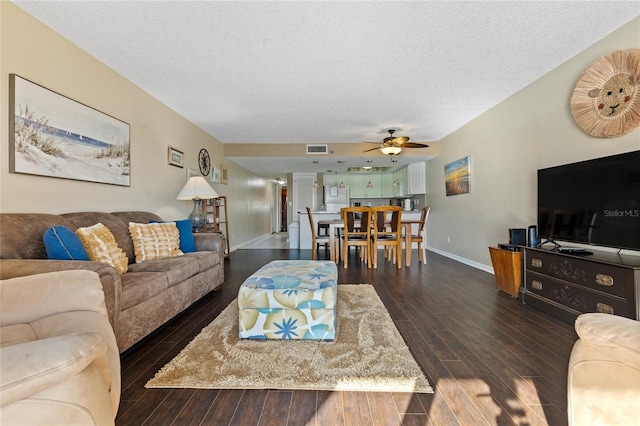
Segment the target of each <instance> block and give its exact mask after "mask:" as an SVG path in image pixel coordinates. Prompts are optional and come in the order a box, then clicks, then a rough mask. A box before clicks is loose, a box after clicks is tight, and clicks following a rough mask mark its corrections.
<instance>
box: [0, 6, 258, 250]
mask: <svg viewBox="0 0 640 426" xmlns="http://www.w3.org/2000/svg"><path fill="white" fill-rule="evenodd" d="M0 25H1V27H0V28H1V30H0V31H1V32H0V36H1V39H0V43H1V44H0V49H1V50H0V80H1V83H0V92H1V93H0V120H1V121H0V123H1V127H2V129H3V130H2V132H1V136H0V144H1V147H0V211H3V212H50V213H62V212H69V211H82V210H94V211H118V210H133V209H137V210H149V211H152V212H155V213H157V214H159V215H160V216H162V217H163V218H165V219H169V220H171V219H180V218H183V217H186V216H187V215H188V214H189V212H190V211H191V208H192V206H193V205H192V203H191V202H186V201H177V200H176V199H175V197H176V195H177V194H178V192H179V191H180V189H181V188H182V186H183V185H184V183H185V180H186V170H185V169H180V168H177V167H173V166H169V165H168V164H167V146H168V145H172V146H175V147H177V148H178V149H180V150H182V151H184V153H185V161H186V166H187V167H190V168H192V169H196V170H197V169H198V164H197V155H198V152H199V150H200V149H201V148H206V149H207V150H208V151H209V154H210V156H211V159H212V163H213V164H214V165H218V164H219V163H225V164H227V165H228V166H229V185H222V184H213V186H214V188H215V189H216V191H217V192H218V193H219V194H220V195H227V196H228V202H229V208H230V211H229V216H230V217H231V220H230V232H229V233H230V234H231V235H230V236H231V245H232V247H234V246H237V245H238V244H241V243H242V242H245V241H247V240H250V239H252V238H255V237H257V236H260V235H263V234H266V233H268V232H269V197H268V196H269V185H268V182H266V181H265V180H264V179H260V178H257V177H256V176H255V175H253V174H251V173H250V172H249V171H247V170H245V169H243V168H241V167H239V166H237V165H236V164H234V163H233V162H231V161H227V160H225V159H224V157H223V144H222V143H221V142H220V141H218V140H217V139H215V138H213V137H211V136H210V135H208V134H207V133H205V132H204V131H203V130H201V129H200V128H198V127H196V126H195V125H194V124H192V123H191V122H189V121H187V120H186V119H185V118H183V117H182V116H180V115H179V114H177V113H176V112H174V111H172V110H171V109H169V108H168V107H167V106H165V105H164V104H162V103H161V102H159V101H158V100H157V99H155V98H153V97H152V96H150V95H149V94H147V93H145V92H144V91H142V90H141V89H140V88H139V87H137V86H136V85H134V84H133V83H131V82H130V81H128V80H127V79H125V78H124V77H122V76H121V75H119V74H117V73H116V72H114V71H113V70H111V69H110V68H108V67H107V66H105V65H104V64H102V63H101V62H99V61H98V60H96V59H95V58H94V57H92V56H90V55H89V54H87V53H86V52H84V51H83V50H81V49H79V48H78V47H76V46H75V45H73V44H71V43H70V42H69V41H67V40H66V39H64V38H63V37H61V36H60V35H59V34H57V33H55V32H54V31H52V30H51V29H49V28H48V27H46V26H44V25H43V24H41V23H40V22H39V21H37V20H36V19H34V18H33V17H31V16H30V15H28V14H26V13H25V12H23V11H22V10H21V9H20V8H18V7H17V6H15V5H13V4H12V3H9V2H6V1H2V2H0ZM10 73H14V74H17V75H19V76H21V77H23V78H26V79H28V80H30V81H32V82H34V83H37V84H40V85H42V86H44V87H46V88H48V89H51V90H53V91H55V92H58V93H61V94H63V95H65V96H67V97H69V98H71V99H74V100H76V101H78V102H81V103H83V104H85V105H88V106H90V107H92V108H95V109H97V110H99V111H102V112H104V113H106V114H109V115H111V116H113V117H115V118H118V119H120V120H122V121H124V122H127V123H129V124H130V140H131V186H130V187H122V186H114V185H105V184H97V183H90V182H80V181H72V180H64V179H56V178H50V177H40V176H31V175H24V174H13V173H9V161H8V152H9V139H8V131H7V130H6V129H7V128H8V120H9V111H8V104H9V98H8V96H9V94H8V88H9V74H10Z"/></svg>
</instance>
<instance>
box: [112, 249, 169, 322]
mask: <svg viewBox="0 0 640 426" xmlns="http://www.w3.org/2000/svg"><path fill="white" fill-rule="evenodd" d="M153 262H155V261H152V262H149V263H153ZM131 266H135V264H134V265H131ZM167 287H168V281H167V275H166V274H165V273H163V272H131V271H130V272H128V273H126V274H124V275H123V276H122V297H121V298H120V310H121V311H124V310H126V309H129V308H131V307H132V306H136V305H138V304H140V303H142V302H144V301H146V300H148V299H151V298H152V297H154V296H157V295H158V294H160V293H162V292H163V291H165V290H166V289H167ZM149 315H152V314H151V313H149Z"/></svg>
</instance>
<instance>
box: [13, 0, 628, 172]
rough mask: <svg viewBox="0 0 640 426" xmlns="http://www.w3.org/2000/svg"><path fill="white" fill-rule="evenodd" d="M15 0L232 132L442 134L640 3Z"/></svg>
mask: <svg viewBox="0 0 640 426" xmlns="http://www.w3.org/2000/svg"><path fill="white" fill-rule="evenodd" d="M14 3H16V4H17V5H18V6H19V7H21V8H22V9H24V10H25V11H27V12H28V13H30V14H31V15H33V16H35V17H36V18H37V19H39V20H40V21H42V22H44V23H45V24H46V25H48V26H50V27H51V28H53V29H54V30H55V31H57V32H58V33H60V34H62V35H63V36H65V37H66V38H68V39H69V40H71V41H72V42H73V43H75V44H76V45H78V46H79V47H80V48H82V49H83V50H85V51H87V52H89V53H90V54H92V55H93V56H95V57H96V58H98V59H99V60H100V61H102V62H104V63H105V64H107V65H108V66H109V67H111V68H113V69H114V70H116V71H117V72H118V73H120V74H122V75H123V76H124V77H126V78H127V79H129V80H131V81H132V82H134V83H135V84H137V85H138V86H140V87H141V88H142V89H143V90H145V91H147V92H148V93H150V94H152V95H153V96H154V97H156V98H157V99H159V100H160V101H162V102H163V103H165V104H166V105H168V106H169V107H170V108H172V109H174V110H175V111H177V112H178V113H180V114H181V115H183V116H184V117H186V118H187V119H189V120H190V121H192V122H193V123H195V124H196V125H198V126H199V127H201V128H202V129H204V130H205V131H207V132H208V133H210V134H211V135H212V136H214V137H215V138H217V139H219V140H220V141H222V142H223V143H225V144H236V143H257V144H267V143H329V144H334V143H355V142H360V141H379V140H382V139H383V138H384V137H385V136H386V130H387V129H389V128H395V129H398V133H397V134H396V135H406V136H410V137H411V141H415V142H424V141H434V140H439V139H441V138H443V137H444V136H446V135H447V134H449V133H451V132H452V131H454V130H455V129H457V128H459V127H460V126H462V125H464V124H465V123H467V122H468V121H470V120H471V119H473V118H474V117H477V116H478V115H480V114H481V113H483V112H484V111H486V110H487V109H489V108H491V107H492V106H494V105H496V104H497V103H499V102H500V101H502V100H504V99H505V98H507V97H508V96H510V95H511V94H513V93H514V92H516V91H518V90H520V89H522V88H523V87H525V86H526V85H528V84H530V83H531V82H533V81H534V80H536V79H537V78H539V77H541V76H542V75H544V74H545V73H547V72H549V71H550V70H552V69H553V68H555V67H557V66H558V65H560V64H561V63H563V62H565V61H566V60H568V59H570V58H571V57H572V56H574V55H576V54H577V53H579V52H580V51H582V50H584V49H585V48H587V47H588V46H590V45H591V44H593V43H594V42H596V41H598V40H599V39H601V38H603V37H605V36H606V35H608V34H609V33H611V32H612V31H614V30H615V29H617V28H619V27H620V26H622V25H623V24H625V23H627V22H629V21H630V20H632V19H633V18H635V17H636V16H639V15H640V3H639V2H638V1H626V2H612V1H586V2H585V1H581V2H569V1H543V2H529V1H506V2H503V1H501V2H474V1H462V2H455V1H438V2H435V1H424V2H343V1H341V2H324V1H323V2H308V1H297V2H296V1H294V2H271V1H263V2H220V1H153V2H149V1H83V2H76V1H63V2H59V1H44V2H40V1H15V2H14ZM594 59H595V58H594ZM400 157H401V156H400ZM383 160H384V161H385V163H384V164H380V165H384V166H386V165H388V164H387V163H388V162H389V160H388V159H384V158H383ZM234 161H235V160H234ZM262 161H264V160H262ZM287 161H288V160H287ZM237 162H238V163H240V164H242V162H241V161H237ZM293 163H294V162H291V164H293ZM351 165H354V164H351ZM358 165H361V164H358ZM376 165H377V164H376ZM291 167H293V166H291ZM280 170H282V167H281V166H280ZM289 171H296V170H289ZM307 171H309V170H307Z"/></svg>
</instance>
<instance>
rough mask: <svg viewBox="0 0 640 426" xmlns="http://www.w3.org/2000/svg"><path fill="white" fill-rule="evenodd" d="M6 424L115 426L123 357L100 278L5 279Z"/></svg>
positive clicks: (2, 415)
mask: <svg viewBox="0 0 640 426" xmlns="http://www.w3.org/2000/svg"><path fill="white" fill-rule="evenodd" d="M0 327H1V328H0V359H1V360H2V362H1V363H0V369H1V371H0V382H1V383H0V386H1V387H0V423H2V424H3V425H14V424H20V425H24V424H30V425H31V424H33V425H36V424H37V425H47V424H64V425H75V424H83V425H87V424H95V425H108V424H114V420H115V416H116V413H117V411H118V404H119V401H120V357H119V351H118V346H117V345H116V339H115V335H114V333H113V329H112V327H111V325H110V323H109V320H108V319H107V310H106V307H105V304H104V293H103V292H102V285H101V283H100V279H99V278H98V274H96V273H95V272H92V271H86V270H72V271H59V272H51V273H46V274H38V275H29V276H23V277H19V278H12V279H8V280H0Z"/></svg>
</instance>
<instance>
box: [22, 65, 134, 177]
mask: <svg viewBox="0 0 640 426" xmlns="http://www.w3.org/2000/svg"><path fill="white" fill-rule="evenodd" d="M9 110H10V117H9V144H10V148H9V171H10V172H11V173H26V174H31V175H40V176H50V177H57V178H63V179H73V180H82V181H88V182H98V183H106V184H111V185H122V186H130V185H131V181H130V146H129V124H127V123H125V122H123V121H120V120H118V119H116V118H113V117H111V116H109V115H107V114H104V113H102V112H100V111H98V110H95V109H93V108H90V107H88V106H86V105H83V104H81V103H79V102H76V101H74V100H72V99H69V98H67V97H65V96H62V95H60V94H58V93H56V92H53V91H51V90H49V89H46V88H44V87H42V86H39V85H37V84H35V83H32V82H30V81H29V80H26V79H24V78H22V77H20V76H18V75H15V74H10V75H9Z"/></svg>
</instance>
